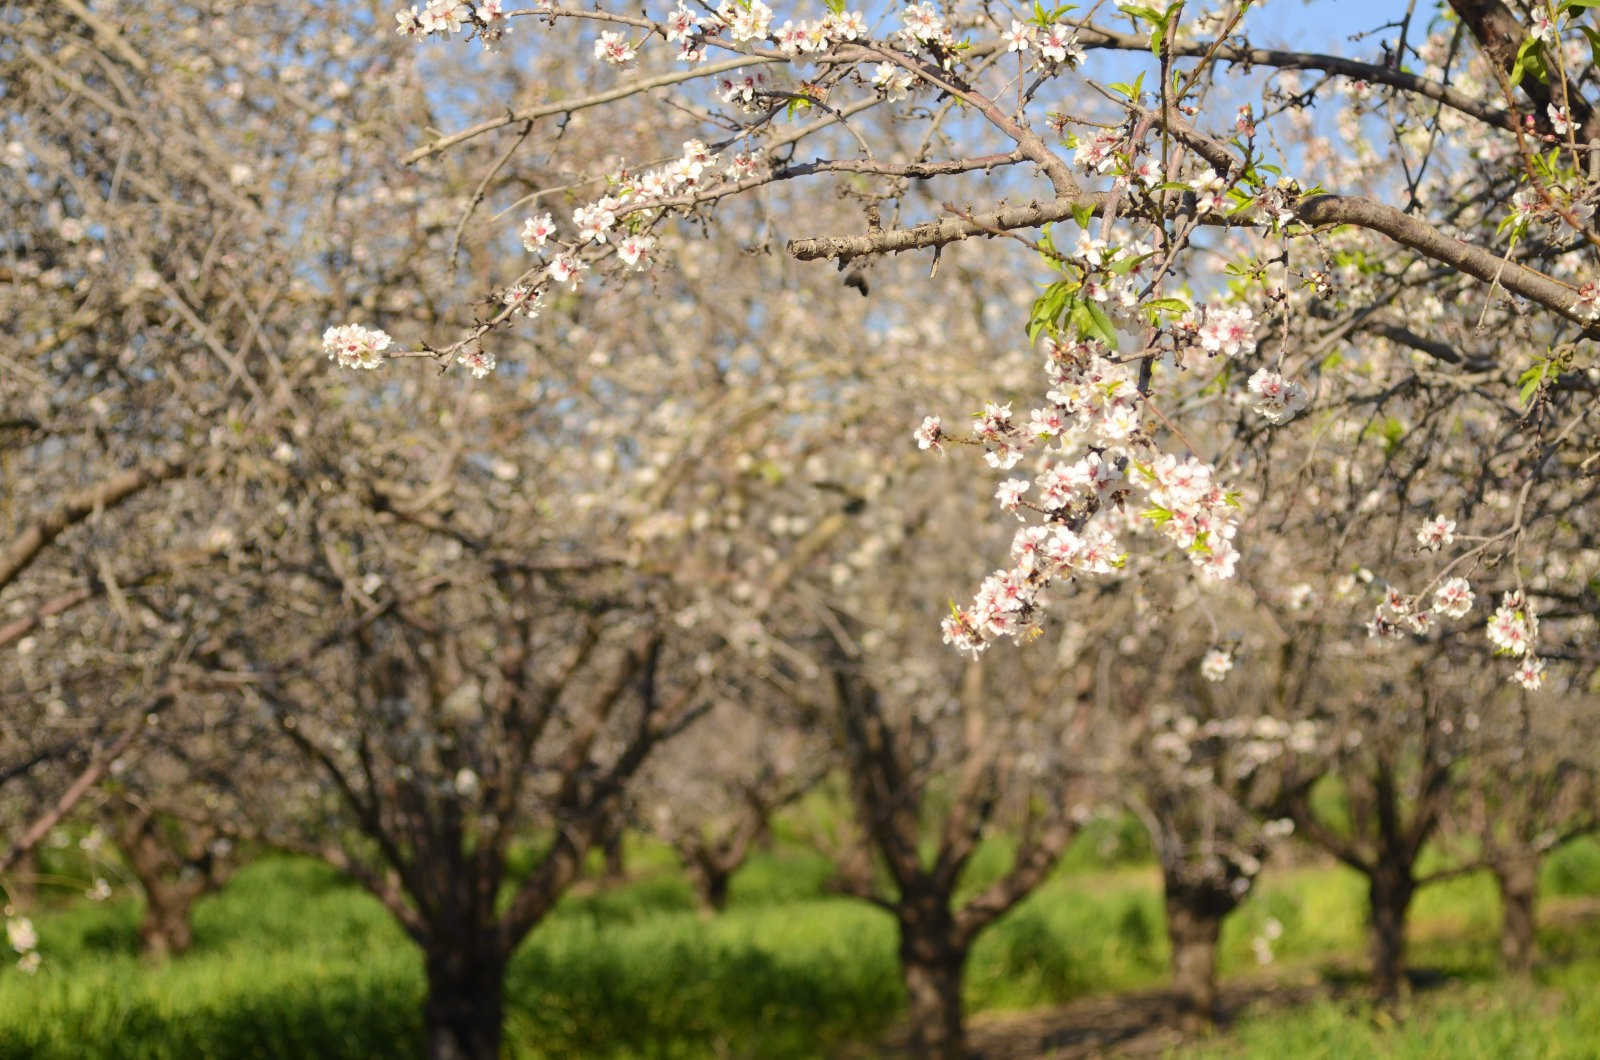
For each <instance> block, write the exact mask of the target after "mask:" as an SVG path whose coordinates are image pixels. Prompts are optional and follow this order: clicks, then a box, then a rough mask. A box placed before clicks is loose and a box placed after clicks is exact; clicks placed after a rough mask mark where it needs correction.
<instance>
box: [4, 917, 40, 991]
mask: <svg viewBox="0 0 1600 1060" xmlns="http://www.w3.org/2000/svg"><path fill="white" fill-rule="evenodd" d="M6 940H7V941H8V942H10V943H11V948H12V949H13V950H15V951H16V952H17V953H18V954H19V956H18V958H17V967H18V968H19V969H21V970H22V971H23V972H25V973H27V974H28V975H32V974H33V973H34V972H37V971H38V970H39V961H40V958H39V933H38V932H37V931H35V930H34V927H33V921H31V920H29V919H28V918H27V917H25V916H17V915H16V911H15V910H13V909H12V908H11V907H10V906H7V907H6Z"/></svg>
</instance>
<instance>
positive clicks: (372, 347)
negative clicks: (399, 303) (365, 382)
mask: <svg viewBox="0 0 1600 1060" xmlns="http://www.w3.org/2000/svg"><path fill="white" fill-rule="evenodd" d="M392 341H393V340H392V339H390V338H389V336H388V334H387V333H385V332H382V331H379V330H378V329H377V328H365V327H362V326H361V325H360V324H345V325H343V326H342V327H333V328H329V329H328V330H327V331H324V332H323V333H322V350H323V352H324V353H326V354H327V355H328V357H329V358H330V359H332V360H335V361H338V362H339V366H340V367H341V368H368V369H371V368H377V367H379V366H381V365H382V364H383V351H384V350H387V349H388V348H389V345H390V343H391V342H392Z"/></svg>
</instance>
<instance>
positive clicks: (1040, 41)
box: [1000, 19, 1084, 66]
mask: <svg viewBox="0 0 1600 1060" xmlns="http://www.w3.org/2000/svg"><path fill="white" fill-rule="evenodd" d="M1000 39H1001V40H1002V41H1004V42H1005V45H1006V51H1008V52H1026V51H1028V50H1029V49H1030V48H1033V49H1037V50H1038V52H1039V55H1040V57H1041V58H1043V59H1044V60H1046V61H1047V62H1052V63H1071V64H1072V65H1073V66H1077V65H1079V64H1080V63H1082V62H1083V60H1084V54H1083V48H1082V47H1081V46H1080V45H1079V44H1078V35H1077V34H1076V33H1074V32H1073V31H1072V30H1071V29H1069V28H1068V27H1066V26H1063V25H1061V24H1060V23H1052V24H1051V25H1050V26H1049V27H1048V28H1047V29H1045V31H1044V33H1043V34H1042V35H1041V34H1040V32H1039V27H1037V26H1033V25H1030V24H1028V23H1026V22H1018V21H1017V20H1016V19H1012V20H1011V28H1010V29H1009V30H1007V31H1005V32H1004V33H1002V34H1001V35H1000Z"/></svg>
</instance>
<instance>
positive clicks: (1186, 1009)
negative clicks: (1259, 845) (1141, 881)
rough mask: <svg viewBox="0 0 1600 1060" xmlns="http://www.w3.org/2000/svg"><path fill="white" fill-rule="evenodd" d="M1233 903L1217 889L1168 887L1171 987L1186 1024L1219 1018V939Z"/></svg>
mask: <svg viewBox="0 0 1600 1060" xmlns="http://www.w3.org/2000/svg"><path fill="white" fill-rule="evenodd" d="M1233 905H1234V903H1233V902H1232V901H1231V900H1229V896H1227V895H1226V894H1219V893H1218V892H1217V891H1216V890H1215V889H1214V888H1204V887H1175V886H1173V885H1172V884H1171V883H1168V885H1167V888H1166V916H1167V937H1168V938H1169V939H1170V940H1171V942H1172V986H1173V989H1174V990H1175V991H1177V995H1178V1008H1179V1011H1180V1014H1181V1015H1182V1017H1183V1019H1184V1021H1185V1022H1187V1023H1197V1024H1208V1023H1212V1022H1215V1020H1216V1018H1217V1015H1218V1013H1217V939H1218V937H1219V936H1220V935H1221V933H1222V920H1223V918H1224V917H1225V916H1227V915H1228V913H1229V912H1230V911H1231V910H1232V909H1233Z"/></svg>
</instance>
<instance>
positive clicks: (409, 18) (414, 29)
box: [394, 0, 509, 45]
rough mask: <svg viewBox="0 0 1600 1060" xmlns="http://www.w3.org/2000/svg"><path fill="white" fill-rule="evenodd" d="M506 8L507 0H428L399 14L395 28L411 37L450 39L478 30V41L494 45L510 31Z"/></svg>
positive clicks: (396, 17) (396, 14)
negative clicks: (458, 32) (453, 35)
mask: <svg viewBox="0 0 1600 1060" xmlns="http://www.w3.org/2000/svg"><path fill="white" fill-rule="evenodd" d="M504 8H505V5H504V0H474V2H473V3H465V2H463V0H428V3H427V4H426V5H425V6H423V7H412V8H407V9H405V10H402V11H396V12H395V16H394V19H395V22H396V23H397V25H396V27H395V29H396V30H397V31H398V32H399V33H401V34H402V35H404V36H407V37H427V36H431V35H434V34H437V35H439V36H441V37H448V36H450V34H452V33H455V32H457V31H459V30H461V29H462V28H469V29H476V30H477V32H478V38H479V39H480V40H482V41H483V42H484V43H485V44H491V45H492V44H495V43H497V42H498V41H499V40H500V39H501V38H502V37H504V36H505V35H506V33H507V32H509V27H508V26H506V25H505V24H504V20H505V10H504Z"/></svg>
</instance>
